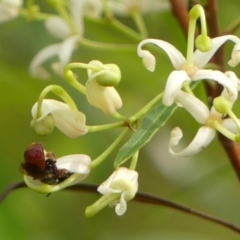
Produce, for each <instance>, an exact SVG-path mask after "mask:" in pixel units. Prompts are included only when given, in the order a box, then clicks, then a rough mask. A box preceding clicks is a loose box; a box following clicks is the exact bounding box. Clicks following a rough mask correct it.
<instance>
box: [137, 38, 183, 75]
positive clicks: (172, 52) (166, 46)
mask: <svg viewBox="0 0 240 240" xmlns="http://www.w3.org/2000/svg"><path fill="white" fill-rule="evenodd" d="M147 43H152V44H155V45H157V46H158V47H159V48H161V49H162V50H163V51H165V52H166V54H167V55H168V57H169V59H170V61H171V63H172V65H173V67H174V68H175V69H177V70H179V69H180V68H181V67H182V65H183V64H184V63H186V59H185V57H184V56H183V55H182V53H181V52H179V51H178V49H176V48H175V47H174V46H173V45H171V44H170V43H168V42H165V41H162V40H158V39H145V40H143V41H141V42H140V43H139V44H138V48H137V52H138V56H139V57H143V56H142V55H143V51H144V50H142V46H143V45H145V44H147Z"/></svg>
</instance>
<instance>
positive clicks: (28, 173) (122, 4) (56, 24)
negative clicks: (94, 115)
mask: <svg viewBox="0 0 240 240" xmlns="http://www.w3.org/2000/svg"><path fill="white" fill-rule="evenodd" d="M103 2H104V1H103ZM31 4H33V3H32V1H29V4H28V5H29V6H28V8H29V9H28V11H27V12H24V9H22V8H21V7H22V1H20V0H18V1H16V0H15V1H14V0H11V1H10V0H4V1H1V2H0V16H1V17H2V18H0V22H3V21H7V20H11V19H13V18H16V17H17V16H18V15H19V14H21V13H22V14H25V16H26V17H27V18H29V19H31V18H34V17H35V18H38V19H39V18H41V19H44V26H45V28H46V29H47V31H48V32H49V33H50V34H51V35H52V36H54V37H56V38H58V39H60V40H61V42H60V43H55V44H51V45H49V46H47V47H44V48H43V49H42V50H40V51H39V52H38V53H37V54H36V55H35V57H34V58H33V60H32V61H31V63H30V66H29V72H30V74H31V75H32V76H33V77H35V78H40V79H46V78H49V77H50V73H49V72H48V71H47V70H46V69H45V68H44V66H43V65H44V63H45V62H46V61H47V60H48V59H49V58H52V57H54V56H57V58H58V61H57V62H55V63H53V64H52V68H53V70H54V71H55V73H57V75H58V76H61V77H62V78H64V79H65V80H66V81H67V82H68V83H69V84H70V85H72V86H73V87H74V88H75V89H76V90H77V91H78V93H81V94H83V95H84V96H85V97H86V102H88V103H89V104H90V105H92V106H94V107H96V108H98V109H100V110H101V111H102V112H103V113H104V114H106V115H107V116H110V117H113V118H115V119H117V120H118V122H116V123H111V124H105V125H99V126H88V125H87V123H86V122H87V117H86V115H85V114H84V113H83V112H81V111H80V110H79V107H78V104H76V103H75V102H74V100H73V99H72V97H71V96H70V95H69V94H68V93H67V92H66V91H65V90H64V89H63V88H62V87H60V86H58V85H49V86H47V87H46V88H45V89H44V90H43V91H42V92H41V94H40V96H39V98H38V101H37V102H36V103H35V104H34V105H33V107H32V111H31V114H32V121H31V123H30V126H31V128H32V129H33V130H34V131H35V132H36V133H37V134H38V135H49V134H51V133H52V132H53V130H54V128H55V127H56V128H58V130H60V131H61V132H62V133H64V134H65V135H66V136H67V137H69V138H78V137H80V136H83V135H85V134H87V133H89V132H96V131H101V130H108V129H114V128H118V127H123V128H124V131H123V132H122V133H121V134H120V135H119V136H118V138H116V139H115V141H113V142H112V143H111V144H110V146H109V147H108V148H107V149H106V150H105V151H104V152H103V153H102V154H100V155H99V156H98V157H97V158H95V159H93V160H92V159H91V157H90V156H88V155H85V154H74V155H67V156H64V157H61V158H56V157H55V155H54V153H52V152H47V151H46V150H45V149H44V148H43V146H42V144H40V143H36V142H34V143H32V144H31V145H30V146H29V147H28V148H27V149H26V151H25V153H24V159H25V161H24V162H23V163H22V164H21V168H22V171H23V173H24V180H25V183H26V184H27V186H29V187H30V188H32V189H34V190H36V191H38V192H42V193H47V194H50V193H52V192H55V191H58V190H61V189H64V188H66V187H70V186H72V185H75V184H78V183H79V182H81V181H82V180H83V179H85V178H86V177H87V176H88V174H89V173H90V171H91V169H93V168H95V167H96V166H98V165H99V164H100V163H101V162H103V160H105V159H106V158H107V157H108V156H109V155H110V153H112V151H113V150H114V149H115V148H116V147H117V146H118V144H119V143H120V142H121V141H122V140H123V139H124V137H125V136H126V135H127V133H128V132H129V131H130V130H135V129H136V131H137V130H139V128H140V127H139V125H140V123H141V120H142V117H144V116H145V115H146V114H147V113H149V112H150V110H155V109H153V107H155V106H156V103H160V102H162V103H163V105H165V106H166V107H169V106H172V105H173V104H175V103H176V104H177V105H178V106H180V107H182V108H184V109H185V110H187V111H188V112H189V113H190V115H192V117H193V118H194V119H195V120H196V121H197V122H198V123H199V124H201V127H200V128H199V130H198V132H197V134H196V136H195V137H194V139H193V141H192V142H191V143H190V144H189V145H188V146H187V147H186V148H185V149H183V150H181V151H175V149H174V148H175V146H176V145H178V143H179V141H180V140H181V138H182V137H183V133H182V130H181V129H180V128H179V127H176V128H175V129H173V130H172V131H171V137H170V141H169V151H170V153H171V154H173V155H175V156H178V157H186V156H190V155H193V154H196V153H198V152H200V151H201V150H202V149H203V148H204V147H206V146H207V145H208V144H210V142H211V141H212V140H213V138H214V136H215V135H216V132H217V131H219V132H220V133H221V134H223V135H225V136H226V137H227V138H229V139H231V140H233V141H240V121H239V120H238V119H237V117H236V116H235V115H234V113H233V111H232V107H233V104H234V103H235V101H236V100H237V98H238V90H239V86H240V80H239V79H238V77H237V76H236V74H235V73H234V72H233V71H226V72H222V71H220V70H216V69H210V68H209V66H208V63H209V62H210V60H211V58H212V56H213V55H214V54H215V52H216V51H217V50H218V49H219V48H220V47H221V46H222V45H223V44H225V43H226V42H227V41H228V40H230V41H232V42H234V43H235V46H234V48H233V51H232V54H231V59H230V60H229V62H228V63H229V65H230V66H232V67H235V66H236V65H237V64H238V63H239V62H240V39H239V38H238V37H236V36H234V35H226V36H220V37H216V38H212V39H211V38H210V37H209V36H208V34H207V27H206V22H205V15H204V12H203V9H202V8H201V7H200V5H195V6H194V7H193V8H192V10H191V11H190V14H189V15H190V22H189V33H188V34H189V36H188V45H187V55H186V57H184V56H183V54H182V53H181V52H180V51H179V50H178V49H176V48H175V47H174V46H173V45H171V44H170V43H168V42H166V41H163V40H157V39H148V38H146V39H145V40H142V39H144V38H145V36H146V35H147V31H146V28H145V26H144V24H143V19H141V18H140V16H139V14H140V15H141V14H145V13H147V12H153V11H162V10H165V9H167V8H168V4H167V1H165V0H162V1H155V0H151V1H145V0H142V1H135V0H122V1H112V0H110V1H106V2H104V4H105V5H104V4H103V3H102V1H100V0H88V1H87V0H68V1H50V4H52V5H53V6H54V7H55V9H56V11H57V13H58V14H56V15H49V14H48V15H44V14H43V15H42V14H41V13H40V12H38V10H37V9H36V8H35V6H34V5H31ZM104 8H105V10H104ZM104 11H105V12H104ZM111 11H112V12H111ZM103 12H104V14H105V15H106V16H108V17H109V16H110V17H111V16H112V15H111V14H116V15H122V16H131V17H133V19H134V20H135V23H136V26H137V29H138V31H139V35H137V36H136V35H135V34H134V31H133V30H132V29H131V30H130V29H128V30H127V31H126V28H123V29H122V31H125V32H127V34H129V35H130V36H133V35H134V39H135V40H136V38H137V39H139V41H140V40H142V41H141V42H140V43H139V41H138V43H139V44H138V47H137V53H138V56H139V57H141V58H142V61H143V64H144V66H145V67H146V68H147V69H148V70H149V71H152V72H153V71H154V70H155V64H156V59H155V57H154V56H153V55H152V54H151V53H150V52H149V51H147V50H144V49H143V46H144V45H146V44H148V43H152V44H154V45H156V46H158V47H159V48H161V49H162V50H163V51H165V53H166V54H167V55H168V57H169V59H170V61H171V63H172V65H173V67H174V70H173V71H172V72H171V73H170V74H169V76H168V79H167V81H166V86H165V89H164V92H163V95H161V94H160V95H158V96H157V97H156V98H155V99H153V100H152V101H151V102H150V103H148V104H147V105H146V106H145V107H143V108H142V109H141V110H140V111H139V112H137V113H136V114H135V115H133V116H132V117H130V118H127V117H125V116H122V115H121V114H119V113H118V112H117V111H118V110H119V109H120V108H121V107H122V105H123V103H122V99H121V97H120V95H119V94H118V92H117V90H116V88H115V87H116V86H117V84H118V83H119V82H120V80H121V71H120V69H119V67H118V66H117V65H116V64H112V63H108V64H104V63H102V62H100V61H98V60H92V61H90V62H89V63H80V62H72V63H69V62H70V60H71V57H72V54H73V51H74V50H75V49H76V48H77V46H78V45H79V43H80V44H81V43H83V42H84V43H86V39H84V21H83V19H84V16H88V17H91V18H94V19H95V20H96V19H98V18H100V17H101V15H102V13H103ZM1 13H2V14H1ZM198 18H200V23H201V33H200V35H199V36H198V37H197V38H196V39H195V25H196V20H197V19H198ZM108 20H109V19H108ZM114 24H115V26H117V28H118V29H120V27H121V26H122V25H121V24H119V23H118V22H117V23H116V22H115V23H114ZM114 24H112V25H114ZM194 41H195V42H194ZM89 42H90V45H91V46H92V45H94V43H93V41H87V43H88V44H89ZM194 43H195V44H194ZM96 45H97V46H103V45H102V44H101V43H97V44H96ZM96 45H95V46H96ZM106 45H107V46H108V44H106ZM106 45H104V46H105V47H106ZM113 45H114V44H113ZM114 46H115V47H116V45H114ZM111 47H112V45H111ZM195 48H196V50H194V49H195ZM74 69H78V70H79V69H84V70H87V78H86V79H85V81H84V84H82V83H81V81H82V79H81V81H80V80H79V79H80V77H79V76H78V75H77V74H76V73H74V72H73V70H74ZM202 80H205V81H214V82H216V83H218V84H220V85H221V86H222V92H221V93H220V94H219V96H218V97H216V98H215V99H213V106H211V108H210V109H209V108H208V106H207V105H206V104H205V103H204V102H203V101H201V100H200V99H198V98H197V97H196V96H195V95H194V93H193V91H192V89H191V84H192V83H193V82H200V81H202ZM48 93H53V94H55V95H56V96H57V97H58V98H60V101H58V100H55V99H48V98H46V95H48ZM159 96H162V98H161V97H159ZM161 107H162V105H161ZM165 109H166V108H165ZM149 115H150V114H149ZM154 120H155V119H154ZM142 122H143V121H142ZM138 127H139V128H138ZM141 130H142V129H141ZM144 131H145V129H144ZM152 131H155V129H154V130H152ZM146 135H147V134H146ZM150 135H151V136H152V135H153V133H150V134H148V136H147V137H146V139H140V141H139V142H141V144H142V142H144V141H145V142H144V143H145V144H146V143H147V142H148V141H149V138H150ZM129 142H130V143H131V139H130V140H129ZM129 142H128V144H129ZM136 142H137V141H136V139H134V144H135V143H136ZM129 146H130V144H129V145H127V148H128V150H129V149H131V147H132V146H130V147H129ZM141 147H142V145H141V146H140V147H139V146H137V147H136V148H135V149H134V150H133V152H130V153H129V152H128V153H127V154H126V155H127V156H126V157H125V156H124V157H122V159H120V160H119V161H116V159H115V162H114V166H115V169H116V170H115V171H114V172H113V173H112V174H111V176H110V177H109V178H108V179H107V180H106V181H104V182H103V183H102V184H100V186H99V187H98V189H97V190H98V192H99V193H101V194H102V196H101V197H100V198H99V199H98V200H97V201H96V202H95V203H93V204H92V205H91V206H88V207H87V208H86V212H85V214H86V216H87V217H91V216H94V215H95V214H96V213H98V212H99V211H100V210H101V209H102V208H104V207H105V206H107V205H110V206H112V207H115V212H116V214H117V215H119V216H120V215H123V214H124V213H125V212H126V209H127V202H128V201H130V200H131V199H133V198H134V197H135V195H136V193H137V191H138V172H137V171H135V169H136V165H137V159H138V152H139V149H140V148H141ZM119 152H120V151H119ZM130 158H131V164H130V166H129V168H127V167H123V166H122V164H123V163H124V162H126V161H127V160H129V159H130Z"/></svg>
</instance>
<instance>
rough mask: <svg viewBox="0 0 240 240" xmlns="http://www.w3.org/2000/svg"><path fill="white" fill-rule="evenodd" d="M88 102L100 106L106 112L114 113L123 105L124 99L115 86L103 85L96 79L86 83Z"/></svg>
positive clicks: (108, 113)
mask: <svg viewBox="0 0 240 240" xmlns="http://www.w3.org/2000/svg"><path fill="white" fill-rule="evenodd" d="M86 96H87V100H88V102H89V103H90V104H91V105H93V106H95V107H97V108H100V109H101V110H102V111H103V112H104V113H105V114H107V115H112V114H113V113H115V112H116V111H117V110H118V109H119V108H121V106H122V99H121V97H120V96H119V94H118V92H117V91H116V89H115V88H114V87H102V86H100V85H99V84H98V83H97V82H96V80H95V79H92V80H88V81H87V83H86Z"/></svg>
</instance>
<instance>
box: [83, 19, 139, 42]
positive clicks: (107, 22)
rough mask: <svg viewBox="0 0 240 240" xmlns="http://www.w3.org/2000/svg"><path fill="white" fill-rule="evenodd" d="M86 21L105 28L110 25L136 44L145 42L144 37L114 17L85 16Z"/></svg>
mask: <svg viewBox="0 0 240 240" xmlns="http://www.w3.org/2000/svg"><path fill="white" fill-rule="evenodd" d="M84 19H85V20H86V21H88V22H93V23H97V24H101V25H104V26H106V25H109V26H111V27H113V28H114V29H116V30H118V31H119V32H121V33H123V34H124V35H125V36H127V37H129V38H131V39H132V40H133V41H134V42H136V43H139V42H140V41H141V40H143V38H142V36H141V35H140V34H139V33H137V32H136V31H134V30H132V29H131V28H129V27H128V26H126V25H124V24H123V23H121V22H120V21H118V20H117V19H116V18H114V17H113V16H111V17H106V19H97V18H92V17H89V16H85V17H84Z"/></svg>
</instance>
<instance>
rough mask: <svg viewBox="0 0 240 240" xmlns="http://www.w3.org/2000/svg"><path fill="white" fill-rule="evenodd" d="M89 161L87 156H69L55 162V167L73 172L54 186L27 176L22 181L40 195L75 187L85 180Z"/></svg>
mask: <svg viewBox="0 0 240 240" xmlns="http://www.w3.org/2000/svg"><path fill="white" fill-rule="evenodd" d="M90 163H91V159H90V157H89V156H87V155H83V154H76V155H69V156H65V157H62V158H59V159H58V160H57V163H56V165H57V167H58V168H64V169H67V170H68V171H70V172H73V173H74V174H72V175H71V176H70V177H69V178H67V179H66V180H64V181H63V182H61V183H59V184H56V185H48V184H45V183H42V182H41V181H39V180H35V179H33V178H32V177H30V176H28V175H24V181H25V183H26V184H27V186H28V187H30V188H32V189H34V190H35V191H38V192H42V193H51V192H56V191H59V190H61V189H64V188H66V187H68V186H71V185H75V184H77V183H79V182H81V181H82V180H83V179H84V178H86V177H87V176H88V174H89V172H90Z"/></svg>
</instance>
